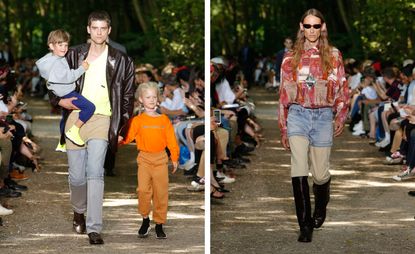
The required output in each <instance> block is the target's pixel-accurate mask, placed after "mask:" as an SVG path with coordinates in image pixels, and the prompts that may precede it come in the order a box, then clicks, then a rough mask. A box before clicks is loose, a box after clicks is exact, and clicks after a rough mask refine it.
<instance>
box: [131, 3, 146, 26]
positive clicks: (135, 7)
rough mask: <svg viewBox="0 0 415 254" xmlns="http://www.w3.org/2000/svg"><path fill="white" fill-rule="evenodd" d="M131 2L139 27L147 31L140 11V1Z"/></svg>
mask: <svg viewBox="0 0 415 254" xmlns="http://www.w3.org/2000/svg"><path fill="white" fill-rule="evenodd" d="M132 2H133V7H134V11H135V14H136V15H137V18H138V22H139V23H140V26H141V29H143V33H147V31H148V29H147V24H146V21H145V19H144V16H143V13H142V11H141V8H140V3H139V2H138V0H133V1H132Z"/></svg>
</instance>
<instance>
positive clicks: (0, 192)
mask: <svg viewBox="0 0 415 254" xmlns="http://www.w3.org/2000/svg"><path fill="white" fill-rule="evenodd" d="M21 196H22V193H21V192H18V191H14V190H11V189H9V188H6V187H3V188H0V197H6V198H19V197H21Z"/></svg>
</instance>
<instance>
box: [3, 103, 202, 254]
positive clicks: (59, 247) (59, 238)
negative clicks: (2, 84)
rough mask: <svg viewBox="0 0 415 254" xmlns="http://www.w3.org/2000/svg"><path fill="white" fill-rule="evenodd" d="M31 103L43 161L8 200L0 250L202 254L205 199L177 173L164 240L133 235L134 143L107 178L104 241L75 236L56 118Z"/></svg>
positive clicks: (135, 223)
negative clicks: (93, 243)
mask: <svg viewBox="0 0 415 254" xmlns="http://www.w3.org/2000/svg"><path fill="white" fill-rule="evenodd" d="M29 107H30V111H31V114H32V115H33V116H34V118H35V120H34V125H33V129H34V131H33V133H34V134H35V135H36V140H38V141H39V143H40V144H41V146H42V148H43V151H42V155H43V157H44V158H45V160H44V162H43V170H42V172H41V173H39V174H32V173H31V172H28V174H29V175H30V176H31V177H30V179H28V180H26V181H24V182H22V184H25V185H27V186H28V187H29V191H27V192H24V193H23V197H21V198H17V199H9V200H7V202H8V203H9V204H10V205H11V206H12V209H13V210H14V211H15V213H14V215H11V216H7V217H3V222H4V226H3V227H0V253H2V254H3V253H4V254H6V253H8V254H9V253H204V211H202V210H201V209H200V207H201V206H202V205H203V203H204V202H203V200H204V197H203V194H202V193H191V192H188V191H187V190H186V188H187V186H188V184H189V181H188V180H187V179H186V178H185V177H184V176H183V175H182V172H180V171H179V172H177V173H176V174H175V175H173V176H171V177H170V190H169V193H170V202H169V212H168V222H167V224H166V226H165V231H166V234H167V235H168V239H166V240H158V239H156V238H155V233H154V230H153V231H152V232H151V233H150V236H149V238H147V239H139V238H138V237H137V230H138V227H139V225H140V224H141V218H140V216H139V215H138V212H137V199H136V195H135V189H136V184H137V183H136V181H137V180H136V179H137V178H136V162H135V157H136V155H137V152H136V149H135V146H132V145H131V146H125V147H123V148H122V149H121V150H120V151H119V153H118V156H117V162H116V163H117V164H116V170H115V171H116V173H117V176H116V177H106V178H105V197H104V198H105V200H104V210H103V213H104V230H103V232H102V233H103V238H104V241H105V244H104V245H102V246H91V245H90V244H89V242H88V237H87V236H86V235H76V234H74V233H73V232H72V228H71V223H72V222H71V219H72V212H71V207H70V203H69V190H68V181H67V175H68V173H67V167H68V166H67V160H66V154H62V153H57V152H54V151H53V149H54V148H55V146H56V142H57V140H58V131H57V128H58V121H59V119H60V117H59V116H56V115H49V104H48V102H45V101H40V100H33V101H30V102H29ZM153 229H154V227H153Z"/></svg>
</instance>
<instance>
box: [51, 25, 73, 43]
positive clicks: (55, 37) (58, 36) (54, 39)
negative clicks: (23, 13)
mask: <svg viewBox="0 0 415 254" xmlns="http://www.w3.org/2000/svg"><path fill="white" fill-rule="evenodd" d="M70 39H71V36H70V35H69V33H68V32H66V31H64V30H62V29H57V30H53V31H52V32H50V33H49V36H48V44H47V45H48V46H49V44H51V43H52V44H55V43H61V42H68V43H69V40H70Z"/></svg>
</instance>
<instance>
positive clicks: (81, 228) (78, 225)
mask: <svg viewBox="0 0 415 254" xmlns="http://www.w3.org/2000/svg"><path fill="white" fill-rule="evenodd" d="M72 226H73V229H74V230H75V232H76V233H77V234H85V233H86V224H85V216H84V214H83V213H77V212H73V224H72Z"/></svg>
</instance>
